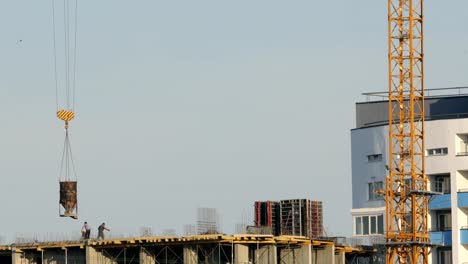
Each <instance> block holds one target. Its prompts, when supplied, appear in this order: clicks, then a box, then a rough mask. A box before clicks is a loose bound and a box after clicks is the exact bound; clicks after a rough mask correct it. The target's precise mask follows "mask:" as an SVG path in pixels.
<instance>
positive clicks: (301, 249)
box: [280, 245, 329, 264]
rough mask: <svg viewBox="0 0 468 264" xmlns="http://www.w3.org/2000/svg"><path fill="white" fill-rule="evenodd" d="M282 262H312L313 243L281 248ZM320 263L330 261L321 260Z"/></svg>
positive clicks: (310, 263)
mask: <svg viewBox="0 0 468 264" xmlns="http://www.w3.org/2000/svg"><path fill="white" fill-rule="evenodd" d="M280 257H281V260H280V262H281V263H291V264H299V263H300V264H312V263H313V262H312V257H313V254H312V246H311V245H302V246H294V247H293V246H291V247H287V248H281V250H280ZM320 263H327V264H328V263H329V262H320Z"/></svg>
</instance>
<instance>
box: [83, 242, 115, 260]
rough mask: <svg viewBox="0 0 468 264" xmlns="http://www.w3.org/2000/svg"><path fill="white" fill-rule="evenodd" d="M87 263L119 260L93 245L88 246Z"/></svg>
mask: <svg viewBox="0 0 468 264" xmlns="http://www.w3.org/2000/svg"><path fill="white" fill-rule="evenodd" d="M86 264H117V261H115V260H113V259H111V258H109V257H108V256H106V255H104V254H102V252H99V251H97V250H96V249H95V248H93V247H92V246H86Z"/></svg>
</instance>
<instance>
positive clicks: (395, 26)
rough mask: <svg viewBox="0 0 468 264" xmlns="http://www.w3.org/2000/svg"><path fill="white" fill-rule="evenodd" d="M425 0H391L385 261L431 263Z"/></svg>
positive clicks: (389, 14)
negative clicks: (425, 120) (424, 48)
mask: <svg viewBox="0 0 468 264" xmlns="http://www.w3.org/2000/svg"><path fill="white" fill-rule="evenodd" d="M423 40H424V38H423V0H388V48H389V50H388V63H389V69H388V70H389V83H388V85H389V101H388V107H389V154H390V155H389V166H388V167H389V168H388V169H389V176H388V177H387V179H386V189H385V193H386V199H385V200H386V262H387V263H388V264H390V263H391V264H394V263H424V264H427V263H428V255H429V247H430V243H429V233H428V226H427V224H428V203H429V197H428V196H429V194H430V192H428V191H427V187H428V180H427V176H426V175H425V171H424V155H425V151H424V73H423V60H424V53H423Z"/></svg>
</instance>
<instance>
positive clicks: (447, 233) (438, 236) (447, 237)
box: [429, 230, 468, 246]
mask: <svg viewBox="0 0 468 264" xmlns="http://www.w3.org/2000/svg"><path fill="white" fill-rule="evenodd" d="M466 231H467V239H468V230H466ZM429 240H430V241H431V243H432V244H435V245H437V246H451V245H452V230H444V231H430V232H429ZM467 241H468V240H467ZM462 244H463V243H462Z"/></svg>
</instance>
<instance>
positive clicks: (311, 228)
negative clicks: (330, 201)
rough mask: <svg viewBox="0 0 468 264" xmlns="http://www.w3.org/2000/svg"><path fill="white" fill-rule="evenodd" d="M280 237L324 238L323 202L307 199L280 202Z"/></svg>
mask: <svg viewBox="0 0 468 264" xmlns="http://www.w3.org/2000/svg"><path fill="white" fill-rule="evenodd" d="M280 223H281V233H280V235H291V236H305V237H308V238H318V237H322V236H323V208H322V202H321V201H311V200H306V199H294V200H282V201H280Z"/></svg>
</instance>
